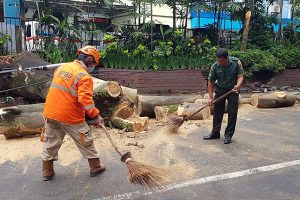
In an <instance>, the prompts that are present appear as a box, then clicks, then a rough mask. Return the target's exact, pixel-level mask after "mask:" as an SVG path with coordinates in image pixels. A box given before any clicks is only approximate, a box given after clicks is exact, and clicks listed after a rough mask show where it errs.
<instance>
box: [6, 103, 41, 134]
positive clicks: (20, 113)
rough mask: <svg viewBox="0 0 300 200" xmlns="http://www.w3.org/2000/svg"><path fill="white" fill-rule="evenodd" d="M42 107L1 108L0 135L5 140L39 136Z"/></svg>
mask: <svg viewBox="0 0 300 200" xmlns="http://www.w3.org/2000/svg"><path fill="white" fill-rule="evenodd" d="M43 107H44V104H33V105H19V106H13V107H6V108H1V109H0V115H1V117H0V133H1V134H3V135H4V136H5V138H7V139H9V138H16V137H22V136H26V135H35V134H40V133H41V131H42V128H43V126H44V119H43V116H42V111H43Z"/></svg>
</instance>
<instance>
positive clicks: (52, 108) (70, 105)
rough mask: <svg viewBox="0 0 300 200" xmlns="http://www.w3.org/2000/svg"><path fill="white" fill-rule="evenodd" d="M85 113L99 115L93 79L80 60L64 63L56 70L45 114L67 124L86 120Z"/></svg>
mask: <svg viewBox="0 0 300 200" xmlns="http://www.w3.org/2000/svg"><path fill="white" fill-rule="evenodd" d="M85 113H86V114H88V115H89V117H91V118H95V117H97V115H98V114H99V110H98V109H97V108H96V107H95V104H94V100H93V80H92V78H91V76H90V75H89V74H88V72H87V67H86V66H85V65H84V64H83V63H82V62H80V61H77V60H75V61H74V62H70V63H65V64H62V65H61V66H60V67H59V68H57V69H56V70H55V72H54V78H53V80H52V83H51V86H50V89H49V92H48V95H47V98H46V103H45V106H44V112H43V115H44V117H45V118H49V119H54V120H57V121H60V122H64V123H66V124H77V123H82V122H84V121H85Z"/></svg>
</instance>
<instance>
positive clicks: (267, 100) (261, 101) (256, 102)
mask: <svg viewBox="0 0 300 200" xmlns="http://www.w3.org/2000/svg"><path fill="white" fill-rule="evenodd" d="M295 103H296V96H295V95H293V94H289V93H287V92H273V93H270V94H253V95H252V97H251V105H253V106H255V107H258V108H280V107H288V106H293V105H294V104H295Z"/></svg>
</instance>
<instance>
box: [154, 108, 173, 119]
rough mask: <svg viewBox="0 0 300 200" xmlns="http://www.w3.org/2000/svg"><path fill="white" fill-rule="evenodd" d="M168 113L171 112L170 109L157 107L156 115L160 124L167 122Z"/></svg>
mask: <svg viewBox="0 0 300 200" xmlns="http://www.w3.org/2000/svg"><path fill="white" fill-rule="evenodd" d="M168 112H169V109H168V108H164V107H161V106H155V108H154V113H155V119H156V121H159V122H163V121H165V120H166V119H167V117H168Z"/></svg>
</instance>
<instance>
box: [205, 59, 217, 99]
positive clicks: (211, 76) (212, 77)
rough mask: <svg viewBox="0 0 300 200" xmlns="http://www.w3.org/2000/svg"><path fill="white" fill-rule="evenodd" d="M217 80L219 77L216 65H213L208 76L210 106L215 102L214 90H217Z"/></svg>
mask: <svg viewBox="0 0 300 200" xmlns="http://www.w3.org/2000/svg"><path fill="white" fill-rule="evenodd" d="M216 80H217V76H216V72H215V68H214V65H212V66H211V67H210V70H209V75H208V88H207V90H208V96H209V98H208V104H209V105H212V101H213V92H214V88H215V82H216Z"/></svg>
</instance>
